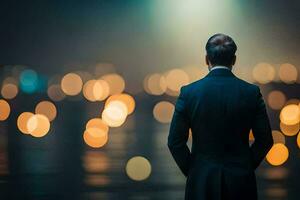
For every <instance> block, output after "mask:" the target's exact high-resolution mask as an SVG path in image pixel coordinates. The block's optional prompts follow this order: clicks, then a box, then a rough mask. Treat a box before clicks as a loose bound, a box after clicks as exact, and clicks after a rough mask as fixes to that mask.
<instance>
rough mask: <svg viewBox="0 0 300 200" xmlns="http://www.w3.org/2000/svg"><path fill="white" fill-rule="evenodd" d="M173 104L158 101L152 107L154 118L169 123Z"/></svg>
mask: <svg viewBox="0 0 300 200" xmlns="http://www.w3.org/2000/svg"><path fill="white" fill-rule="evenodd" d="M174 109H175V108H174V105H173V104H172V103H170V102H168V101H161V102H158V103H157V104H156V105H155V106H154V108H153V116H154V118H155V119H156V120H157V121H159V122H161V123H169V122H171V120H172V116H173V113H174Z"/></svg>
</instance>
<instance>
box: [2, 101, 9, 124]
mask: <svg viewBox="0 0 300 200" xmlns="http://www.w3.org/2000/svg"><path fill="white" fill-rule="evenodd" d="M9 114H10V106H9V104H8V102H7V101H5V100H4V99H0V121H4V120H6V119H7V118H8V117H9Z"/></svg>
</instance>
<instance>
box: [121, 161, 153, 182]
mask: <svg viewBox="0 0 300 200" xmlns="http://www.w3.org/2000/svg"><path fill="white" fill-rule="evenodd" d="M126 173H127V175H128V177H129V178H131V179H132V180H135V181H142V180H145V179H147V178H148V177H149V176H150V174H151V164H150V162H149V161H148V160H147V159H146V158H144V157H142V156H135V157H132V158H131V159H129V160H128V162H127V164H126Z"/></svg>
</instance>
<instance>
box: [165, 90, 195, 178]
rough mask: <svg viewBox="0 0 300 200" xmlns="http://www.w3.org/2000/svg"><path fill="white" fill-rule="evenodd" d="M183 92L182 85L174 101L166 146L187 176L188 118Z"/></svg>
mask: <svg viewBox="0 0 300 200" xmlns="http://www.w3.org/2000/svg"><path fill="white" fill-rule="evenodd" d="M184 92H185V91H184V87H182V88H181V90H180V95H179V97H178V99H177V101H176V105H175V110H174V114H173V118H172V121H171V126H170V130H169V136H168V148H169V150H170V152H171V154H172V156H173V158H174V160H175V162H176V164H177V165H178V167H179V168H180V170H181V171H182V173H183V174H184V175H185V176H187V175H188V169H189V161H190V154H191V153H190V150H189V148H188V146H187V144H186V143H187V140H188V137H189V119H188V117H187V109H186V107H187V105H186V98H185V94H184Z"/></svg>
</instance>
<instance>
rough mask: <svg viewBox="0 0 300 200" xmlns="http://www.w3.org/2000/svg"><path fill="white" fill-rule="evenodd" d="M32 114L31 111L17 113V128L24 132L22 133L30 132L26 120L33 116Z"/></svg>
mask: <svg viewBox="0 0 300 200" xmlns="http://www.w3.org/2000/svg"><path fill="white" fill-rule="evenodd" d="M33 115H34V114H33V113H31V112H23V113H21V114H20V115H19V117H18V119H17V126H18V129H19V130H20V131H21V132H22V133H24V134H30V133H29V131H28V128H27V123H28V120H29V119H30V118H31V117H32V116H33Z"/></svg>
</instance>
